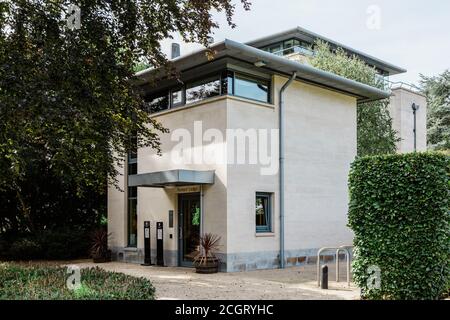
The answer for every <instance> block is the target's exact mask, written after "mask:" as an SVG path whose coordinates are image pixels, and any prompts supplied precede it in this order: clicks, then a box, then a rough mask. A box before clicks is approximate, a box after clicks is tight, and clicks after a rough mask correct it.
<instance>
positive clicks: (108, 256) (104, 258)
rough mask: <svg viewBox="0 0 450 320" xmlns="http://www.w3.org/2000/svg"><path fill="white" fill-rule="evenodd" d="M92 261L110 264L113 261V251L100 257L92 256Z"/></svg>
mask: <svg viewBox="0 0 450 320" xmlns="http://www.w3.org/2000/svg"><path fill="white" fill-rule="evenodd" d="M92 261H93V262H94V263H105V262H110V261H111V250H108V251H107V252H106V253H104V254H99V255H93V256H92Z"/></svg>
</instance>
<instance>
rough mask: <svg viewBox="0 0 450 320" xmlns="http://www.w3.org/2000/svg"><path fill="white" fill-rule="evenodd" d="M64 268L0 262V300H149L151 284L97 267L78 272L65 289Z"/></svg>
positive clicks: (66, 270) (66, 278)
mask: <svg viewBox="0 0 450 320" xmlns="http://www.w3.org/2000/svg"><path fill="white" fill-rule="evenodd" d="M70 275H71V274H70V273H69V272H68V269H67V268H65V267H58V266H51V265H50V266H49V265H25V264H16V263H0V300H153V299H154V293H155V289H154V287H153V286H152V284H151V282H150V281H149V280H147V279H144V278H136V277H132V276H128V275H125V274H122V273H117V272H109V271H105V270H103V269H100V268H98V267H95V268H86V269H81V273H80V275H81V277H80V284H79V286H76V287H75V288H74V289H72V290H71V289H69V288H68V286H67V280H68V278H69V276H70Z"/></svg>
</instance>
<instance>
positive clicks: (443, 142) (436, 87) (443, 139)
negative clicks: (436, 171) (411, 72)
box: [420, 70, 450, 152]
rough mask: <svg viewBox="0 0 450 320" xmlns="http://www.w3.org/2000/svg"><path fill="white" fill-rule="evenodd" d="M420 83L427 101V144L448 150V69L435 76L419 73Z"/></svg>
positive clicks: (449, 81)
mask: <svg viewBox="0 0 450 320" xmlns="http://www.w3.org/2000/svg"><path fill="white" fill-rule="evenodd" d="M420 84H421V87H422V91H423V92H424V94H425V95H426V97H427V103H428V110H427V111H428V112H427V128H428V129H427V131H428V132H427V140H428V146H429V147H430V149H431V150H447V152H450V70H446V71H444V72H443V73H442V74H441V75H438V76H436V77H425V76H423V75H421V82H420Z"/></svg>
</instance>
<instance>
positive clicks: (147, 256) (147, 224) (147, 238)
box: [142, 221, 152, 266]
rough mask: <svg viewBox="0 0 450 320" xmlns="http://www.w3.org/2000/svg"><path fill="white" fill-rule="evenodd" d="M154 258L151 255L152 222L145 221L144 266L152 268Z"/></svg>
mask: <svg viewBox="0 0 450 320" xmlns="http://www.w3.org/2000/svg"><path fill="white" fill-rule="evenodd" d="M151 264H152V258H151V254H150V221H144V263H143V264H142V265H143V266H150V265H151Z"/></svg>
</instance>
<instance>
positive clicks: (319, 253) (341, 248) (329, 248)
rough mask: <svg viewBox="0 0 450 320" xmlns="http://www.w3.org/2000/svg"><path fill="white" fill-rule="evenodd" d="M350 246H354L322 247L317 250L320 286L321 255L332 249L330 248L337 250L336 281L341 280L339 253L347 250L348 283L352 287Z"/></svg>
mask: <svg viewBox="0 0 450 320" xmlns="http://www.w3.org/2000/svg"><path fill="white" fill-rule="evenodd" d="M350 248H352V246H340V247H323V248H320V249H319V251H318V252H317V262H316V265H317V286H319V287H320V255H321V253H322V252H324V251H330V250H333V251H334V250H336V251H335V257H336V282H339V253H340V252H341V251H344V252H345V258H346V262H347V263H346V266H347V285H348V286H349V287H350V260H351V255H350Z"/></svg>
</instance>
